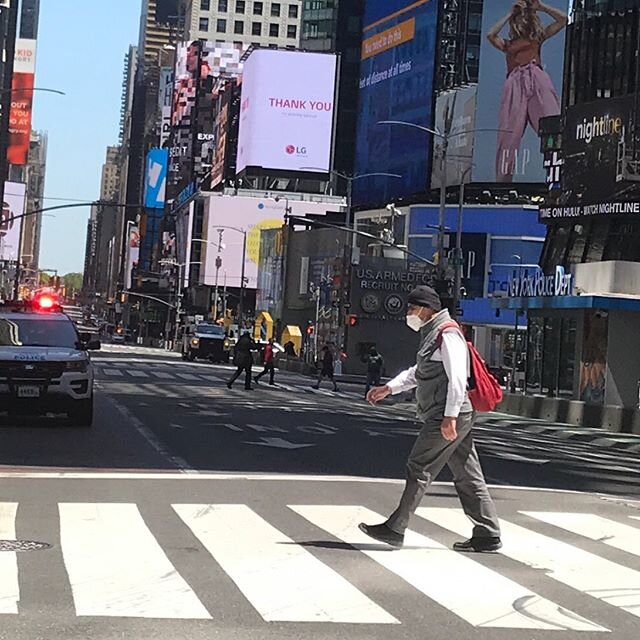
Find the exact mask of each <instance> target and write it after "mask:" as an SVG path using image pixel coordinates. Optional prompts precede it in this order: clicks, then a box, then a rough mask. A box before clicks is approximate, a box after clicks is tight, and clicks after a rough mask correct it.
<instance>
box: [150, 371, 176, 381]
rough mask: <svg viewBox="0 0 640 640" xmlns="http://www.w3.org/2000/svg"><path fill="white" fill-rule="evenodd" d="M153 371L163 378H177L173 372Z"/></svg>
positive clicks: (155, 374)
mask: <svg viewBox="0 0 640 640" xmlns="http://www.w3.org/2000/svg"><path fill="white" fill-rule="evenodd" d="M151 373H152V374H153V375H154V376H155V377H156V378H160V379H161V380H175V375H174V374H173V373H168V372H166V371H152V372H151Z"/></svg>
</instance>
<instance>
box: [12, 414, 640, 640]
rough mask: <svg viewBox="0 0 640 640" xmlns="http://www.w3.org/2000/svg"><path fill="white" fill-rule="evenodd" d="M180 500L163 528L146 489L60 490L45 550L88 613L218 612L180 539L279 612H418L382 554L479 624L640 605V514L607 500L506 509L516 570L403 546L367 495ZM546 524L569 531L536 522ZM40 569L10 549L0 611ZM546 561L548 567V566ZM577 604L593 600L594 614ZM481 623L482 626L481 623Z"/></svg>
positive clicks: (546, 625)
mask: <svg viewBox="0 0 640 640" xmlns="http://www.w3.org/2000/svg"><path fill="white" fill-rule="evenodd" d="M224 426H225V427H230V428H233V427H234V425H226V424H225V425H224ZM170 507H171V509H172V510H173V512H172V513H171V514H170V517H169V519H168V520H167V519H166V518H165V519H164V520H163V524H162V527H163V535H162V536H160V537H158V538H157V537H156V533H154V527H155V526H157V525H156V524H154V521H152V522H148V521H146V520H145V518H144V511H143V512H141V511H140V510H139V508H138V505H136V504H134V503H117V504H116V503H101V502H91V503H70V502H63V503H59V504H58V516H59V525H57V524H56V523H54V524H53V527H54V528H55V527H56V526H59V529H60V545H59V547H56V545H54V546H53V548H52V549H51V550H48V551H47V552H46V553H47V554H59V555H60V558H61V560H62V563H63V564H62V566H63V567H64V571H65V573H66V576H64V577H63V576H58V575H56V576H54V575H51V576H46V577H44V578H43V579H45V580H47V581H49V580H50V581H51V584H52V585H53V586H54V588H55V586H56V585H64V584H68V585H70V587H71V596H72V599H73V605H74V609H75V614H76V615H77V616H95V617H109V618H113V617H124V618H144V619H159V620H163V619H175V620H217V619H218V618H219V616H220V615H221V614H222V615H223V612H220V611H217V610H215V609H214V610H209V609H208V608H207V606H205V604H203V602H206V603H208V606H209V607H211V606H213V605H211V603H212V600H211V594H208V593H206V592H205V593H202V592H200V590H201V589H203V587H202V584H203V583H200V585H199V586H198V583H196V584H190V582H189V581H188V580H189V575H190V574H188V573H185V571H189V570H192V569H187V568H186V567H183V566H182V560H180V555H179V554H178V555H176V554H175V549H176V548H181V544H185V545H188V546H189V547H193V546H194V545H198V544H199V545H200V546H198V549H197V551H198V553H201V554H206V557H207V559H205V558H204V557H203V558H202V561H203V562H202V563H201V564H203V563H206V562H207V561H208V562H211V561H214V562H215V563H216V564H217V566H218V567H220V569H221V570H222V571H223V572H224V573H225V574H226V575H227V576H228V577H229V578H230V580H231V581H232V582H233V583H234V585H235V586H233V587H232V586H229V585H226V586H224V585H221V584H220V583H219V582H217V583H216V585H217V586H216V589H227V590H229V589H233V592H228V593H227V592H225V593H224V594H219V593H217V594H216V595H217V596H218V597H220V598H221V601H224V602H227V603H229V607H234V608H235V607H237V606H238V605H239V602H240V601H242V600H244V601H245V602H246V603H248V604H249V605H251V606H252V607H253V608H254V609H255V611H256V612H257V613H258V614H259V616H261V618H262V619H263V620H264V621H265V622H266V623H283V622H287V623H292V622H298V623H301V622H304V623H308V622H314V623H324V624H331V625H340V624H372V625H397V624H401V625H404V624H408V621H407V620H404V619H403V616H404V614H403V609H398V608H397V600H395V601H394V598H392V599H391V600H388V599H387V596H388V595H389V594H390V593H391V591H390V590H389V589H388V588H387V587H388V585H387V584H386V583H384V584H378V583H376V582H375V581H373V582H372V581H371V575H372V574H371V573H370V569H371V566H370V565H371V564H372V563H375V564H377V565H378V567H379V569H378V571H384V572H387V573H388V574H389V575H390V576H395V578H396V579H398V578H399V579H400V580H401V581H403V582H404V583H405V585H406V589H407V593H408V594H409V593H411V594H412V595H411V597H412V598H422V599H423V600H424V603H425V604H424V607H425V609H426V610H428V607H429V606H432V607H437V608H439V609H441V610H442V611H445V612H448V613H449V614H450V615H451V617H452V620H454V619H456V620H459V621H460V622H461V623H462V624H465V623H466V624H468V625H469V629H470V630H471V629H473V628H474V627H475V628H477V629H478V630H480V629H513V630H518V629H520V630H531V631H555V632H557V633H562V632H587V633H593V632H606V631H609V630H611V631H615V630H616V621H617V620H621V619H622V617H624V616H635V617H639V616H640V571H638V570H637V568H638V567H640V565H639V564H638V561H637V556H638V555H640V554H638V553H637V552H638V542H637V533H638V531H640V529H639V528H638V527H636V526H635V523H636V522H638V521H639V520H640V516H635V517H633V518H634V520H633V522H634V525H629V524H625V522H623V521H617V520H614V519H611V518H606V517H603V516H600V515H599V514H591V513H571V512H549V511H522V512H520V513H521V515H518V514H516V516H515V517H516V518H519V519H518V522H520V523H521V522H528V523H530V525H529V524H527V526H521V525H520V524H518V525H516V524H514V523H513V522H512V518H508V519H507V520H506V521H502V528H503V539H504V543H505V547H504V550H503V552H502V553H503V555H504V556H505V557H506V558H507V559H509V560H508V561H509V562H510V561H515V562H517V563H519V564H520V565H524V568H522V569H521V570H518V571H517V572H514V570H513V568H510V569H508V571H509V572H510V574H509V575H508V576H507V575H504V571H505V570H507V569H503V568H504V567H506V566H507V565H506V564H505V562H507V560H505V559H504V558H503V559H502V560H503V561H502V562H496V561H495V560H501V559H500V558H499V557H496V556H478V555H475V554H471V555H469V554H459V553H456V552H454V551H452V550H451V549H449V548H448V547H446V546H444V544H442V543H441V542H438V541H437V540H436V539H434V538H432V537H427V536H425V535H423V534H421V533H417V531H414V530H410V531H408V532H407V535H406V537H405V546H404V548H403V549H401V550H397V551H392V550H390V549H389V548H387V547H386V546H385V545H382V544H378V543H375V542H374V541H372V540H371V539H370V538H368V537H367V536H365V535H364V534H363V533H362V532H361V531H359V529H358V527H357V525H358V523H359V522H360V521H366V522H379V521H382V517H381V516H380V515H379V514H377V513H375V512H374V511H372V510H370V509H368V508H365V507H363V506H358V505H355V506H349V505H339V506H336V505H326V504H324V505H323V504H313V505H310V504H302V505H290V506H288V507H286V506H284V505H282V507H281V512H280V513H276V514H275V515H274V518H273V520H272V519H271V518H268V517H266V516H263V515H261V514H259V513H258V512H257V511H254V510H253V509H252V508H251V507H250V506H249V505H246V504H182V503H181V504H171V505H170ZM20 513H21V512H20V509H19V505H18V504H17V503H15V502H0V540H15V538H16V531H17V530H18V531H19V530H20V529H22V524H23V523H21V522H20ZM418 515H419V516H420V518H422V519H423V520H424V521H425V522H420V521H418V525H417V526H419V527H420V528H422V527H424V526H430V527H431V528H432V529H433V530H434V532H435V531H436V529H438V528H440V529H446V530H449V531H452V532H454V533H457V534H460V535H465V534H467V533H468V532H469V530H470V523H469V522H468V521H467V519H466V517H465V516H464V514H463V513H462V512H461V511H460V510H459V509H443V508H420V509H419V510H418ZM283 518H284V519H283ZM292 518H296V519H297V520H298V524H297V525H296V526H295V531H296V533H295V534H291V533H289V532H288V527H289V526H291V524H292V522H293V521H292ZM283 523H284V524H283ZM543 523H544V524H543ZM545 525H550V526H551V529H547V531H549V530H554V531H556V532H557V535H543V534H541V533H538V532H537V531H536V530H535V529H536V527H544V526H545ZM318 529H319V530H321V531H324V532H326V533H327V534H328V536H329V539H328V540H327V541H326V550H324V551H318V552H316V551H314V550H313V549H310V547H313V546H316V545H317V546H319V547H322V546H323V545H322V544H320V543H315V542H314V543H313V544H312V543H308V544H307V543H306V542H305V541H306V540H310V539H311V540H317V539H318V533H317V530H318ZM176 531H179V532H180V533H179V536H182V537H184V536H189V542H188V543H187V542H186V541H185V542H183V543H181V542H180V538H179V537H178V538H177V539H176ZM313 531H316V532H315V533H314V532H313ZM169 532H171V533H170V535H171V538H167V534H168V533H169ZM305 532H306V533H305ZM191 534H193V537H191ZM434 535H435V533H434ZM585 538H586V539H589V540H591V541H593V544H595V545H603V546H602V549H603V552H602V553H603V556H605V555H606V551H607V550H606V548H605V545H607V546H608V547H613V548H615V549H616V550H620V551H623V552H626V553H629V554H631V555H630V556H629V562H628V563H627V564H626V565H624V566H623V565H622V564H618V563H616V562H612V561H611V560H609V559H606V558H605V557H601V556H600V555H599V554H596V553H594V552H587V551H585V550H584V549H582V548H581V547H580V541H581V540H584V539H585ZM168 539H172V540H173V542H172V546H171V550H172V553H169V551H165V550H164V549H163V547H162V541H163V540H168ZM333 539H337V540H339V541H340V542H341V543H345V546H344V551H340V552H339V554H340V555H339V556H338V555H337V554H336V553H335V552H332V551H331V549H332V548H333V546H334V545H335V543H334V542H333ZM568 541H569V542H568ZM589 544H592V543H589ZM593 548H594V549H595V548H596V547H595V546H593ZM349 549H351V553H348V552H346V551H347V550H349ZM167 554H168V555H167ZM332 554H333V556H332ZM323 556H324V557H323ZM37 557H38V556H31V558H37ZM331 557H333V560H331V561H329V562H327V558H331ZM343 566H344V567H347V568H348V570H347V571H343V569H342V568H343ZM634 566H635V567H636V568H635V569H634V568H633V567H634ZM34 569H35V570H37V565H35V566H34V565H33V563H29V564H24V565H23V564H19V563H18V561H17V557H16V553H15V552H13V551H8V552H6V551H3V552H1V553H0V616H1V615H5V614H6V615H18V616H20V615H24V614H22V613H21V606H20V605H21V604H25V603H24V598H27V599H30V598H32V597H33V594H30V593H29V594H21V593H20V585H21V572H22V571H33V570H34ZM541 569H542V571H543V572H544V573H545V574H546V577H545V578H544V579H542V580H541V578H540V570H541ZM347 573H348V576H347V575H346V574H347ZM374 575H377V574H374ZM354 576H360V577H359V578H357V584H354V583H352V580H353V578H354ZM514 576H515V578H514ZM550 579H551V580H556V581H558V582H560V583H562V584H564V585H567V586H569V587H571V588H572V589H573V590H574V591H575V592H576V599H577V601H578V602H580V604H574V605H573V606H567V605H570V603H567V602H563V600H564V599H565V598H568V597H569V594H570V592H569V590H567V589H564V590H560V591H558V590H554V591H553V593H554V596H553V597H552V598H548V597H547V596H548V594H545V589H548V588H549V587H550V584H547V582H548V581H549V580H550ZM27 582H28V581H27ZM398 584H401V583H398ZM534 584H535V585H536V588H535V589H532V588H531V587H532V585H534ZM61 588H62V587H61ZM393 591H394V592H395V588H394V590H393ZM559 594H561V595H559ZM234 598H235V600H234ZM589 598H596V599H598V600H600V601H602V602H603V603H606V604H607V605H610V608H611V610H612V612H613V613H612V614H611V615H610V616H607V618H606V619H605V620H601V619H598V618H599V617H600V616H603V615H605V608H601V609H599V608H595V609H594V608H590V607H589V606H588V605H587V604H586V603H588V599H589ZM429 602H431V605H430V604H429ZM28 605H29V606H27V610H28V609H30V608H31V606H30V605H31V603H30V602H29V603H28ZM576 608H577V609H576ZM578 611H581V612H585V611H586V612H588V615H589V619H587V618H585V617H583V616H582V615H581V614H580V613H578ZM439 615H440V614H439ZM624 624H627V625H628V624H629V620H627V621H626V622H624ZM468 637H469V638H470V639H471V638H473V635H472V634H471V633H470V632H469V633H468ZM517 637H520V636H517ZM522 637H524V636H522ZM536 637H537V636H536ZM571 637H573V636H571ZM588 637H591V636H588Z"/></svg>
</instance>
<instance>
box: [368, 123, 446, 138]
mask: <svg viewBox="0 0 640 640" xmlns="http://www.w3.org/2000/svg"><path fill="white" fill-rule="evenodd" d="M376 124H398V125H400V126H402V127H412V128H413V129H420V131H426V132H427V133H430V134H431V135H433V136H437V137H438V138H446V137H447V136H445V135H444V134H442V133H440V132H439V131H436V130H435V129H431V128H430V127H425V126H423V125H421V124H416V123H415V122H403V121H402V120H380V121H378V122H376Z"/></svg>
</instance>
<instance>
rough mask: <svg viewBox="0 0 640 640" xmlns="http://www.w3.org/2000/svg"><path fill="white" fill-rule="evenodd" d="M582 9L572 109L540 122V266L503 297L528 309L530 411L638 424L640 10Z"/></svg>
mask: <svg viewBox="0 0 640 640" xmlns="http://www.w3.org/2000/svg"><path fill="white" fill-rule="evenodd" d="M573 9H574V10H573V14H572V16H571V21H570V23H569V26H568V30H567V45H566V64H565V75H564V101H563V102H564V104H563V110H562V113H561V115H560V116H559V117H558V118H555V119H554V118H550V119H547V120H545V121H543V123H542V126H541V134H542V148H543V150H544V151H545V159H546V164H547V167H548V172H549V174H548V186H549V189H550V191H549V194H548V196H547V197H546V201H545V203H544V205H543V206H541V208H540V218H541V221H542V222H544V223H545V224H546V225H547V229H548V231H547V237H546V241H545V246H544V250H543V253H542V257H541V262H540V267H541V268H540V270H539V271H530V272H529V273H528V274H523V275H522V276H521V277H519V278H517V279H514V281H513V283H512V285H511V287H510V290H509V295H508V296H507V297H506V298H504V299H502V300H500V301H499V306H501V307H503V308H510V309H516V310H517V309H520V310H522V311H523V313H526V314H527V317H528V339H527V349H526V371H525V379H524V389H523V391H524V392H525V395H524V397H522V398H520V399H519V400H518V405H519V406H520V410H521V411H523V412H529V413H530V414H531V415H533V414H534V412H535V410H537V411H538V414H539V415H541V417H552V418H553V419H557V420H561V421H562V420H568V421H571V422H576V423H580V424H586V425H588V426H610V427H612V428H615V429H618V430H629V429H631V428H632V423H633V416H632V414H633V412H634V410H635V409H636V408H637V407H638V406H639V399H638V389H639V387H638V381H639V380H640V361H639V360H638V358H637V356H636V354H637V350H638V348H640V342H639V338H638V332H637V330H636V329H635V327H636V326H637V323H638V320H639V319H640V316H639V315H638V314H639V313H640V288H639V286H638V283H639V282H640V249H639V247H640V162H639V160H640V144H639V137H638V131H637V122H638V113H639V111H638V95H637V88H638V86H639V80H640V69H639V67H638V64H637V42H638V38H639V37H640V7H638V3H637V2H628V1H625V0H617V1H613V0H605V1H600V2H594V1H589V0H581V1H578V2H575V3H574V6H573ZM541 398H543V399H544V400H540V399H541ZM536 408H537V409H536ZM540 411H542V413H540Z"/></svg>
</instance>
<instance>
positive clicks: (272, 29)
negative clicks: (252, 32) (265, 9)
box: [269, 24, 280, 38]
mask: <svg viewBox="0 0 640 640" xmlns="http://www.w3.org/2000/svg"><path fill="white" fill-rule="evenodd" d="M279 35H280V25H279V24H270V25H269V36H270V37H271V38H277V37H278V36H279Z"/></svg>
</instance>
